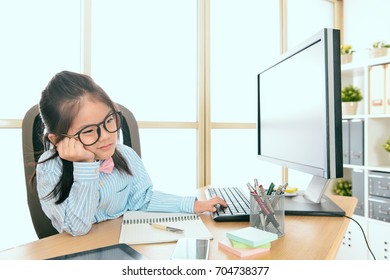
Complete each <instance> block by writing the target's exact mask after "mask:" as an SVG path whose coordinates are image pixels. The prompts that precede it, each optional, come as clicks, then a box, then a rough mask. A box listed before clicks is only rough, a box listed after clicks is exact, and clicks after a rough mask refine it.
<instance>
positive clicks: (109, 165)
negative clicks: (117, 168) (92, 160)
mask: <svg viewBox="0 0 390 280" xmlns="http://www.w3.org/2000/svg"><path fill="white" fill-rule="evenodd" d="M113 168H114V161H113V160H112V157H110V158H109V159H106V160H105V161H103V162H102V164H101V165H100V169H99V170H100V172H104V173H111V172H112V169H113Z"/></svg>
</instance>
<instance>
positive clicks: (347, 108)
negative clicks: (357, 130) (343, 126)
mask: <svg viewBox="0 0 390 280" xmlns="http://www.w3.org/2000/svg"><path fill="white" fill-rule="evenodd" d="M357 106H358V102H356V101H352V102H342V113H343V116H348V115H356V111H357Z"/></svg>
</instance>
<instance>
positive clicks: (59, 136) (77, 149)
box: [36, 71, 226, 236]
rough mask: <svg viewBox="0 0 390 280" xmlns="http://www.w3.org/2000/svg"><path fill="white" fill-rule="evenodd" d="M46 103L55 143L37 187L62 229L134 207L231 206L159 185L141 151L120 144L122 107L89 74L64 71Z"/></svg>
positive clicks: (76, 228) (76, 229)
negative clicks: (157, 188)
mask: <svg viewBox="0 0 390 280" xmlns="http://www.w3.org/2000/svg"><path fill="white" fill-rule="evenodd" d="M39 109H40V114H41V117H42V120H43V122H44V124H45V128H46V134H45V141H46V142H47V141H50V143H51V144H52V145H50V146H51V147H52V148H51V149H48V150H47V151H45V152H44V154H43V155H42V156H41V158H40V159H39V162H38V166H37V169H36V171H37V172H36V176H37V188H38V194H39V197H40V201H41V205H42V209H43V211H44V212H45V214H46V215H47V216H48V217H49V218H50V220H51V221H52V224H53V226H54V227H55V228H56V229H57V230H58V232H63V231H66V232H68V233H70V234H71V235H74V236H77V235H83V234H86V233H88V232H89V230H90V229H91V227H92V224H94V223H98V222H101V221H104V220H108V219H115V218H118V217H120V216H122V215H123V214H124V213H125V212H126V211H128V210H142V211H162V212H190V213H193V212H195V213H201V212H205V211H215V210H216V208H215V207H214V206H215V205H216V204H220V205H222V206H226V203H225V201H224V200H223V199H221V198H219V197H214V198H212V199H210V200H206V201H200V200H197V199H196V197H179V196H176V195H171V194H166V193H162V192H158V191H153V188H152V182H151V180H150V178H149V176H148V173H147V172H146V170H145V167H144V165H143V163H142V161H141V159H140V158H139V157H138V155H137V153H136V152H135V151H134V150H132V149H131V148H130V147H128V146H125V145H121V144H119V143H117V140H118V130H119V129H120V126H121V114H120V112H119V111H118V109H117V106H116V105H115V103H114V102H112V101H111V99H110V98H109V96H108V95H107V94H106V93H105V92H104V90H103V89H102V88H101V87H99V86H98V85H97V84H96V83H95V82H94V81H93V80H92V79H91V78H90V77H89V76H87V75H82V74H77V73H72V72H68V71H64V72H60V73H58V74H57V75H55V76H54V77H53V78H52V80H51V81H50V82H49V84H48V85H47V87H46V88H45V89H44V90H43V92H42V96H41V100H40V103H39ZM102 169H103V170H102Z"/></svg>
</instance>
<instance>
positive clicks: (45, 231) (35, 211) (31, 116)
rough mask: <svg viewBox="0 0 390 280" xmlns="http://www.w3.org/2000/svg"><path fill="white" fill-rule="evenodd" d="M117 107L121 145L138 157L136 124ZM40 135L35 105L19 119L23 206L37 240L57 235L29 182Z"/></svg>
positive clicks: (39, 151) (41, 127) (40, 145)
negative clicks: (21, 146) (21, 148)
mask: <svg viewBox="0 0 390 280" xmlns="http://www.w3.org/2000/svg"><path fill="white" fill-rule="evenodd" d="M117 105H118V107H119V109H120V111H121V112H122V115H123V120H122V129H121V131H122V139H123V144H125V145H127V146H129V147H132V148H133V149H134V150H135V152H136V153H137V154H138V155H139V156H140V157H141V144H140V138H139V131H138V124H137V121H136V119H135V117H134V115H133V114H132V113H131V112H130V111H129V110H128V109H127V108H126V107H124V106H122V105H120V104H117ZM43 133H44V125H43V123H42V119H41V116H40V114H39V108H38V105H34V106H33V107H31V108H30V110H28V111H27V113H26V115H25V116H24V118H23V122H22V144H23V161H24V174H25V182H26V190H27V203H28V207H29V210H30V215H31V219H32V222H33V225H34V229H35V232H36V234H37V236H38V238H39V239H41V238H44V237H48V236H50V235H54V234H57V233H58V231H57V230H56V229H55V228H54V227H53V226H52V223H51V221H50V219H49V218H48V217H47V216H46V215H45V213H44V212H43V210H42V207H41V203H40V201H39V197H38V192H37V182H36V179H34V180H31V178H32V176H33V174H34V173H35V168H36V163H37V162H38V160H39V157H40V156H41V155H42V153H43V152H44V144H43V138H42V137H43Z"/></svg>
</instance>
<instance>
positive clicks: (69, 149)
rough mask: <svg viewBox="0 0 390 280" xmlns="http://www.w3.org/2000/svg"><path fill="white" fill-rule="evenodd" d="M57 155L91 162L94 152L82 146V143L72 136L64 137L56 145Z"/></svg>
mask: <svg viewBox="0 0 390 280" xmlns="http://www.w3.org/2000/svg"><path fill="white" fill-rule="evenodd" d="M56 147H57V151H58V154H59V156H60V157H61V158H62V159H65V160H68V161H72V162H92V161H94V160H95V154H94V153H92V152H91V151H88V150H86V149H85V148H84V146H83V144H81V143H80V142H79V141H77V140H76V139H73V138H64V139H63V140H61V141H60V142H59V143H57V145H56Z"/></svg>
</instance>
